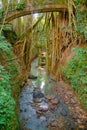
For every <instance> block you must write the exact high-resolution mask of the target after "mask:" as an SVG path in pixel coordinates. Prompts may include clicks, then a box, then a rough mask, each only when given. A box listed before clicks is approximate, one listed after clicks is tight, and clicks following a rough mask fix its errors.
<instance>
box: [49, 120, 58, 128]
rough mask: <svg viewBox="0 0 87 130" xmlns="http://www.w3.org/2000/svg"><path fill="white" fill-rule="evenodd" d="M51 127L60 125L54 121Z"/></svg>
mask: <svg viewBox="0 0 87 130" xmlns="http://www.w3.org/2000/svg"><path fill="white" fill-rule="evenodd" d="M50 125H51V126H52V127H57V125H58V123H57V121H53V122H51V124H50Z"/></svg>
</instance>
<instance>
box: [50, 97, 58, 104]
mask: <svg viewBox="0 0 87 130" xmlns="http://www.w3.org/2000/svg"><path fill="white" fill-rule="evenodd" d="M51 103H52V104H54V105H57V104H58V103H59V100H58V99H57V98H55V99H52V100H51Z"/></svg>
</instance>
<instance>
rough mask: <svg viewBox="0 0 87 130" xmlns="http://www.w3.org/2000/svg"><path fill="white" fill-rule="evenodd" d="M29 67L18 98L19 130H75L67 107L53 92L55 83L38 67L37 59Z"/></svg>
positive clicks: (43, 68)
mask: <svg viewBox="0 0 87 130" xmlns="http://www.w3.org/2000/svg"><path fill="white" fill-rule="evenodd" d="M31 66H32V67H31V72H30V75H29V79H28V80H29V82H28V83H26V84H25V86H24V87H23V88H22V89H21V93H20V98H19V109H20V124H21V130H76V129H77V126H76V124H75V122H74V120H73V119H72V117H71V115H70V113H69V109H68V106H67V105H66V104H65V103H64V102H63V101H62V99H61V97H60V95H58V94H57V92H56V91H55V88H54V87H55V84H56V81H55V80H53V79H52V78H51V76H50V75H48V74H47V73H46V68H45V66H44V67H38V59H35V60H34V61H33V62H32V65H31Z"/></svg>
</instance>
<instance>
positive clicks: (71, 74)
mask: <svg viewBox="0 0 87 130" xmlns="http://www.w3.org/2000/svg"><path fill="white" fill-rule="evenodd" d="M74 50H75V51H76V54H75V55H74V56H73V58H72V59H71V61H70V62H68V63H67V64H66V66H64V67H63V68H62V72H63V73H64V75H65V80H67V81H68V82H70V83H71V85H72V88H73V89H74V90H75V91H76V93H77V94H78V96H79V99H80V101H81V102H82V103H83V104H84V106H85V107H86V108H87V47H82V48H77V47H76V48H74Z"/></svg>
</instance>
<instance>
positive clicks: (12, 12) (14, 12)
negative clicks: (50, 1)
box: [1, 5, 68, 22]
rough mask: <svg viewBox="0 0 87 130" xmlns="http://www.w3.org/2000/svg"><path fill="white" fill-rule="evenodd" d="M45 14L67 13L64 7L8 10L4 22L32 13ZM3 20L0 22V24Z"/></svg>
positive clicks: (27, 7) (28, 7)
mask: <svg viewBox="0 0 87 130" xmlns="http://www.w3.org/2000/svg"><path fill="white" fill-rule="evenodd" d="M46 12H62V13H64V12H68V8H67V6H66V5H44V6H38V7H30V6H26V7H24V8H23V9H22V10H16V9H14V10H10V11H8V12H7V14H6V15H5V14H4V15H5V21H6V22H10V21H12V20H14V19H16V18H18V17H21V16H25V15H30V14H34V13H46ZM2 21H3V19H2V20H1V22H2Z"/></svg>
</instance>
